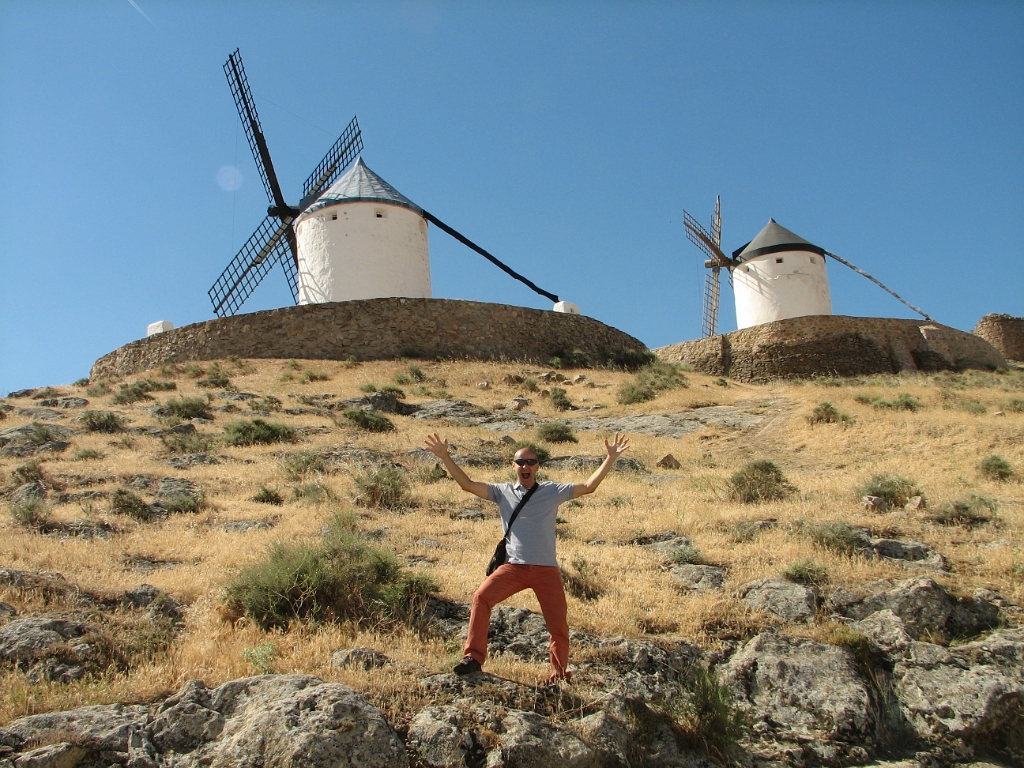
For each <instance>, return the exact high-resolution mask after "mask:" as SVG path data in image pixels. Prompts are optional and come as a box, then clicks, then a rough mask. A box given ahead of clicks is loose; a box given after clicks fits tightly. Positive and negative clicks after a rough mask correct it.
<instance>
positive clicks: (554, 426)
mask: <svg viewBox="0 0 1024 768" xmlns="http://www.w3.org/2000/svg"><path fill="white" fill-rule="evenodd" d="M537 437H538V439H540V440H543V441H544V442H545V443H578V442H579V439H578V438H577V437H576V433H575V432H574V431H573V429H572V427H570V426H569V425H568V424H563V423H562V422H560V421H549V422H546V423H544V424H541V425H540V426H539V427H537Z"/></svg>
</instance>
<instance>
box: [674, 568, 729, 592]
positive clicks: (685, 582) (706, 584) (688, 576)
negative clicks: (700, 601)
mask: <svg viewBox="0 0 1024 768" xmlns="http://www.w3.org/2000/svg"><path fill="white" fill-rule="evenodd" d="M671 573H672V578H673V579H675V581H676V583H677V584H678V585H679V586H680V587H682V588H683V589H687V590H689V591H691V592H709V591H711V590H714V589H721V588H722V586H723V585H724V584H725V569H724V568H721V567H719V566H717V565H678V566H676V567H675V568H673V569H672V571H671Z"/></svg>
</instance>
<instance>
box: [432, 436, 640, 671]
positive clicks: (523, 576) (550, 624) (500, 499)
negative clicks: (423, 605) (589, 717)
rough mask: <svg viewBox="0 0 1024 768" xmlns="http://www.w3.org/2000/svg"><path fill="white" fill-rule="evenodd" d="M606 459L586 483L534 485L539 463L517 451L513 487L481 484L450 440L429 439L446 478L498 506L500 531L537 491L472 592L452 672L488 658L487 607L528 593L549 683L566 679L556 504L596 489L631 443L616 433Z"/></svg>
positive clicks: (565, 630)
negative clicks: (544, 642) (536, 613)
mask: <svg viewBox="0 0 1024 768" xmlns="http://www.w3.org/2000/svg"><path fill="white" fill-rule="evenodd" d="M604 447H605V450H606V451H607V452H608V455H607V457H605V460H604V461H603V462H602V463H601V466H600V467H598V468H597V471H596V472H594V474H593V475H591V476H590V479H589V480H587V482H585V483H570V484H564V483H551V482H544V483H539V484H538V483H537V472H538V471H539V470H540V462H539V460H538V459H537V453H536V451H534V450H533V449H532V448H520V449H519V450H518V451H517V452H516V455H515V458H514V459H512V469H513V471H514V472H515V474H516V479H517V482H515V483H481V482H477V481H474V480H470V478H469V476H468V475H467V474H466V473H465V471H463V469H462V468H461V467H459V465H458V464H456V463H455V462H454V461H453V460H452V457H451V455H449V453H448V441H447V440H442V439H441V438H440V437H439V436H438V435H437V433H434V434H433V435H430V436H428V437H427V450H428V451H430V452H431V453H433V454H434V455H435V456H437V457H438V458H439V459H440V460H441V462H442V463H443V464H444V467H445V469H447V470H448V474H450V475H451V476H452V479H454V480H455V482H456V483H458V484H459V487H460V488H462V490H464V491H467V492H468V493H472V494H474V495H476V496H479V497H480V498H481V499H488V500H489V501H493V502H494V503H495V504H497V505H498V511H499V513H500V514H501V522H502V528H503V529H504V530H505V531H506V532H507V531H508V525H509V518H510V517H511V516H512V512H513V511H514V510H515V508H516V506H517V505H518V504H519V502H520V500H521V499H522V498H523V496H524V495H525V494H526V493H527V491H529V490H530V489H531V488H533V486H534V485H535V484H536V485H537V489H536V491H534V492H533V495H532V496H531V497H530V498H529V500H528V501H527V502H526V505H525V506H524V507H523V508H522V509H521V510H520V512H519V516H518V517H517V518H516V520H515V524H514V525H513V526H512V531H511V533H510V534H509V536H508V558H507V560H506V562H505V564H504V565H502V566H500V567H499V568H498V569H497V570H495V571H494V573H492V574H491V575H490V576H488V577H487V578H486V579H485V580H484V582H483V584H481V585H480V587H479V588H478V589H477V591H476V592H474V593H473V602H472V609H471V612H470V615H469V634H468V635H467V636H466V647H465V658H464V659H463V660H462V661H460V662H459V663H458V664H456V665H455V673H456V674H459V675H468V674H470V673H471V672H479V671H480V665H481V664H483V663H484V660H485V659H486V658H487V631H488V629H489V627H490V623H491V609H492V608H493V607H494V606H495V605H497V604H498V603H500V602H501V601H502V600H506V599H508V598H509V597H511V596H512V595H514V594H516V593H517V592H522V591H523V590H524V589H527V588H529V589H532V590H533V593H534V594H535V595H536V596H537V601H538V602H539V603H540V610H541V613H542V614H543V615H544V622H545V623H546V624H547V628H548V632H549V633H550V634H551V650H550V657H551V677H550V678H549V680H548V682H550V683H555V682H558V681H559V680H568V679H569V677H570V673H569V670H568V665H569V622H568V621H567V619H566V603H565V589H564V588H563V587H562V575H561V573H559V570H558V560H557V559H556V558H555V521H556V517H557V515H558V505H559V504H561V503H562V502H564V501H568V500H569V499H576V498H579V497H580V496H583V495H585V494H588V493H593V492H594V491H596V490H597V486H599V485H600V484H601V481H602V480H604V477H605V475H607V474H608V470H610V469H611V468H612V464H614V463H615V460H616V459H617V458H619V456H621V455H622V453H623V452H624V451H625V450H626V449H627V448H628V447H629V440H628V439H626V438H625V437H620V436H619V435H618V434H616V435H615V438H614V439H613V440H612V442H611V443H609V442H608V441H607V440H605V441H604Z"/></svg>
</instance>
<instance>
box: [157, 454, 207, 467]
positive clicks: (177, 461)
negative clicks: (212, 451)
mask: <svg viewBox="0 0 1024 768" xmlns="http://www.w3.org/2000/svg"><path fill="white" fill-rule="evenodd" d="M165 463H166V464H167V466H169V467H173V468H174V469H188V468H189V467H195V466H198V465H202V464H216V463H217V457H216V456H211V455H209V454H206V453H186V454H185V455H183V456H172V457H171V458H169V459H168V460H167V461H166V462H165Z"/></svg>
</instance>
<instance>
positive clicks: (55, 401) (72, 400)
mask: <svg viewBox="0 0 1024 768" xmlns="http://www.w3.org/2000/svg"><path fill="white" fill-rule="evenodd" d="M39 404H40V405H42V406H45V407H46V408H85V406H87V405H88V404H89V401H88V400H86V399H85V398H84V397H51V398H48V399H46V400H40V401H39Z"/></svg>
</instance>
